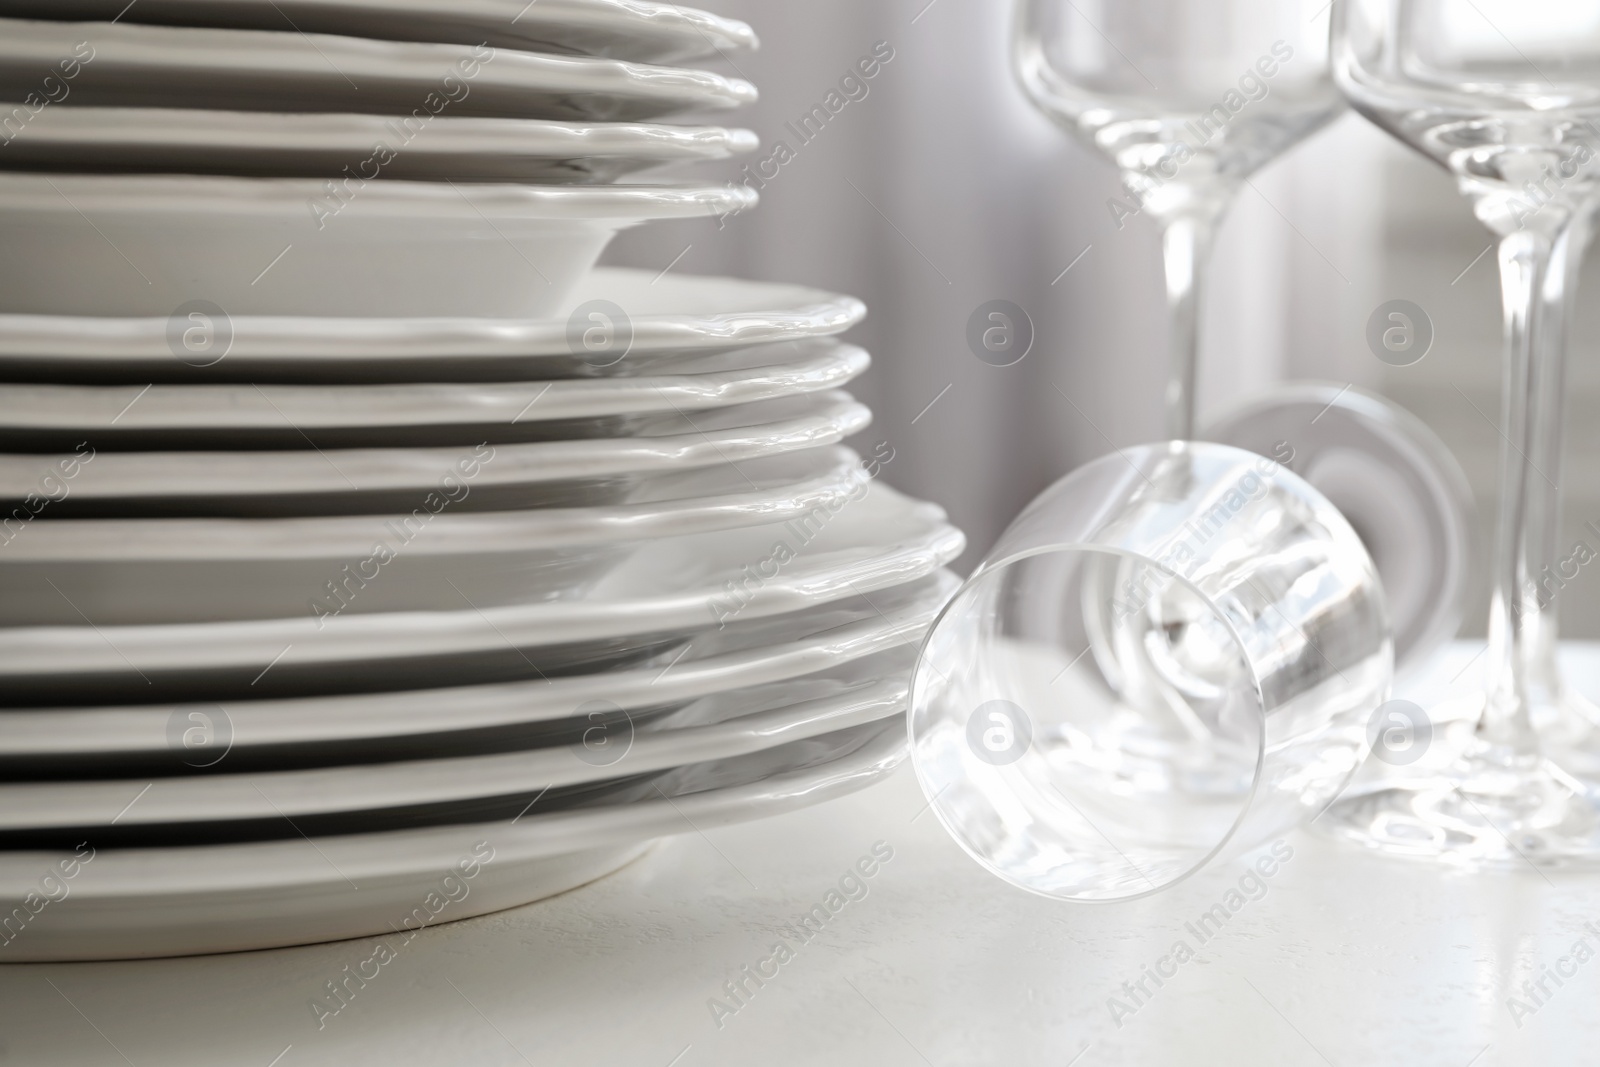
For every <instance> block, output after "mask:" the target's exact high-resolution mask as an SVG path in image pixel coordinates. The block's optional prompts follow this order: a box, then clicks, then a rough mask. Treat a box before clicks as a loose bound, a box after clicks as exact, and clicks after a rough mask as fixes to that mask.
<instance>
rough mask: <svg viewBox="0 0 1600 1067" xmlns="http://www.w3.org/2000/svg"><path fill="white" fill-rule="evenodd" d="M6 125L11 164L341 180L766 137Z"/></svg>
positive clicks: (264, 117)
mask: <svg viewBox="0 0 1600 1067" xmlns="http://www.w3.org/2000/svg"><path fill="white" fill-rule="evenodd" d="M3 9H4V8H3V5H0V10H3ZM5 111H6V108H5V106H4V105H0V117H3V115H4V113H5ZM0 121H3V118H0ZM4 129H5V130H6V135H7V137H8V139H7V140H6V141H5V144H4V148H5V150H4V151H3V152H0V167H3V168H5V169H8V170H60V171H74V172H83V173H94V172H100V171H108V172H116V173H123V174H128V173H138V172H154V173H169V174H233V175H241V176H246V175H247V176H252V177H289V178H341V177H343V176H345V174H346V168H348V167H356V166H359V165H360V164H362V162H363V161H365V160H367V159H368V158H371V157H372V156H373V154H374V152H375V151H376V149H377V147H378V146H380V145H381V146H383V147H384V148H385V149H387V150H389V151H391V152H393V153H394V158H393V159H390V160H389V161H388V162H386V163H385V164H384V165H383V167H382V168H381V170H377V171H376V173H377V176H378V177H381V178H390V179H395V178H398V179H422V180H428V181H446V180H448V181H458V182H558V183H560V182H571V183H580V184H585V183H599V182H612V181H615V180H616V179H618V178H620V177H622V176H624V175H626V174H631V173H634V172H636V171H641V170H645V169H647V168H650V167H659V166H663V165H666V164H671V163H696V162H702V161H706V160H718V159H726V158H728V157H729V156H731V155H735V154H737V153H741V152H752V151H754V150H755V149H756V147H757V146H758V145H759V143H760V140H759V138H757V137H756V135H755V134H754V133H752V132H751V131H749V130H730V129H723V128H721V127H717V126H660V125H645V124H640V123H624V122H615V123H588V124H579V123H570V122H548V121H544V120H540V119H483V118H459V117H450V116H448V115H442V116H440V117H438V118H432V119H430V120H429V121H428V123H427V124H426V125H421V126H417V125H415V124H413V125H412V126H407V125H405V124H404V123H403V122H401V121H400V120H398V119H396V118H394V117H393V116H385V115H351V114H287V113H273V112H265V111H205V110H199V109H178V108H132V107H47V108H45V109H44V110H42V111H40V112H39V113H38V114H37V115H33V116H32V117H30V118H29V119H28V121H27V122H26V123H25V124H20V123H16V122H13V124H12V125H11V126H7V127H4Z"/></svg>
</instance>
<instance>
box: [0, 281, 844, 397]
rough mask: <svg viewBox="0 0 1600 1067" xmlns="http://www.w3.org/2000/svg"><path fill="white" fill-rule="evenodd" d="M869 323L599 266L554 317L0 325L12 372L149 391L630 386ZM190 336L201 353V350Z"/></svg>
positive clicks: (12, 375) (0, 352)
mask: <svg viewBox="0 0 1600 1067" xmlns="http://www.w3.org/2000/svg"><path fill="white" fill-rule="evenodd" d="M603 305H611V308H612V314H613V316H614V317H615V321H614V322H613V326H614V327H615V333H614V334H613V338H612V340H613V344H612V345H611V347H610V348H609V349H607V350H605V351H601V352H599V353H591V352H590V351H589V349H588V348H586V347H585V334H586V332H587V331H588V330H589V329H590V328H591V327H592V326H594V325H595V323H594V322H593V321H592V320H591V319H590V318H589V315H590V314H594V313H601V312H602V311H603V310H604V309H603ZM585 309H586V310H587V313H586V314H579V312H580V310H585ZM619 312H620V315H617V313H619ZM865 316H866V306H865V305H864V304H862V303H861V301H859V300H857V299H855V298H854V297H850V296H841V295H840V294H838V293H830V292H826V291H824V290H820V289H811V288H807V287H804V286H798V285H781V284H774V283H772V282H752V281H745V280H743V279H738V278H715V277H696V276H694V275H679V274H673V273H668V274H661V273H660V272H659V271H644V270H629V269H625V268H617V267H600V268H596V269H595V270H593V271H591V272H590V273H589V274H588V275H587V276H585V277H584V278H583V279H582V280H581V281H579V282H578V284H577V287H576V289H575V290H574V292H573V293H572V294H571V295H570V296H569V297H568V298H567V301H566V303H565V305H564V306H562V307H561V308H560V309H558V311H557V312H556V313H555V314H554V315H552V316H551V317H549V318H545V319H493V320H486V319H473V318H454V319H437V318H434V319H419V318H413V317H396V318H387V319H376V318H349V317H345V318H336V319H326V318H303V317H298V318H297V317H292V316H268V317H264V316H235V315H224V316H221V317H217V318H215V319H211V320H208V319H206V318H205V317H204V316H202V317H201V318H200V319H191V318H190V317H180V318H179V319H178V320H177V321H176V322H175V321H174V320H173V319H172V318H171V317H169V316H167V315H166V314H165V313H163V314H162V315H161V316H159V317H153V318H109V317H100V316H82V317H76V316H44V315H6V314H0V375H4V376H5V377H6V378H8V379H10V380H13V381H15V380H20V379H22V378H28V379H30V380H32V379H38V380H44V381H74V382H88V381H120V382H131V383H133V384H136V385H139V386H141V387H142V386H144V385H147V384H149V383H151V382H171V381H178V382H188V381H242V382H267V381H291V382H353V381H389V382H405V381H412V382H428V381H455V382H460V381H474V380H488V381H509V380H513V379H535V378H537V379H549V378H570V377H595V376H599V375H604V376H622V375H628V374H634V373H641V372H650V369H651V367H652V366H653V363H652V359H655V358H665V357H667V356H673V357H678V358H681V355H682V353H685V352H701V351H717V350H722V349H728V348H738V347H742V346H746V345H757V344H769V343H775V342H779V341H793V340H799V339H803V338H807V337H824V336H831V335H833V334H838V333H842V332H844V331H845V330H848V329H849V328H850V327H852V326H854V325H856V324H857V323H859V322H860V321H861V320H862V319H863V318H864V317H865ZM191 330H197V331H198V332H195V333H191V332H190V331H191ZM207 331H209V333H208V332H207ZM190 339H193V340H194V341H195V342H196V344H197V346H198V347H197V348H195V349H194V350H193V351H191V348H190V346H189V345H188V341H189V340H190Z"/></svg>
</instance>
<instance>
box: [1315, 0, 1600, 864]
mask: <svg viewBox="0 0 1600 1067" xmlns="http://www.w3.org/2000/svg"><path fill="white" fill-rule="evenodd" d="M1332 61H1333V70H1334V74H1335V78H1336V80H1337V82H1338V85H1339V87H1340V89H1341V90H1343V91H1344V93H1345V94H1346V95H1347V96H1348V97H1349V99H1350V100H1351V102H1352V103H1353V104H1354V106H1355V107H1356V109H1357V110H1359V111H1360V112H1361V113H1362V114H1364V115H1366V116H1367V117H1368V118H1369V119H1371V120H1372V121H1373V122H1375V123H1376V124H1377V125H1379V126H1380V127H1382V128H1383V129H1384V130H1386V131H1388V132H1389V133H1391V134H1393V135H1394V136H1395V137H1397V138H1399V139H1400V140H1401V141H1403V142H1405V143H1406V144H1407V145H1409V146H1411V147H1412V148H1414V149H1416V150H1417V151H1419V152H1421V153H1423V154H1424V155H1426V156H1427V157H1428V158H1430V159H1432V160H1434V161H1435V162H1437V163H1440V164H1442V165H1443V166H1445V167H1446V168H1448V169H1449V170H1450V172H1451V173H1452V174H1454V175H1455V177H1456V179H1457V182H1458V184H1459V187H1460V190H1461V192H1462V194H1463V195H1464V196H1465V197H1466V198H1467V200H1468V201H1469V202H1470V203H1471V205H1472V208H1473V210H1474V212H1475V213H1476V215H1477V217H1478V219H1479V220H1480V221H1482V222H1483V223H1484V224H1485V225H1486V226H1487V227H1488V228H1489V229H1490V230H1491V231H1492V232H1493V233H1494V234H1495V236H1496V237H1497V238H1498V239H1499V260H1500V276H1501V286H1502V301H1503V306H1504V315H1505V392H1504V408H1503V417H1502V422H1503V426H1502V428H1501V432H1502V437H1503V438H1504V445H1503V448H1502V475H1501V478H1502V480H1501V498H1500V513H1499V521H1498V526H1497V532H1496V538H1497V543H1496V547H1495V552H1494V564H1493V581H1494V593H1493V598H1492V603H1491V607H1490V618H1489V648H1488V653H1487V671H1488V675H1487V686H1486V691H1485V692H1484V694H1483V697H1482V700H1481V707H1480V708H1478V709H1476V710H1477V711H1478V719H1477V725H1476V729H1475V731H1474V733H1473V735H1472V737H1471V738H1470V740H1469V741H1468V742H1467V744H1466V746H1465V748H1463V749H1462V750H1461V751H1459V752H1458V753H1454V754H1452V758H1451V761H1450V762H1449V763H1448V764H1445V765H1442V766H1439V765H1434V763H1433V761H1426V762H1418V763H1416V764H1414V765H1413V769H1412V770H1410V772H1409V773H1406V774H1404V775H1400V776H1394V777H1391V778H1390V779H1389V780H1388V781H1387V782H1384V783H1382V784H1380V785H1379V786H1377V787H1376V788H1374V789H1372V790H1371V791H1369V792H1364V793H1362V794H1359V795H1357V796H1354V797H1351V798H1348V799H1346V800H1344V801H1341V802H1340V803H1339V804H1338V805H1337V806H1336V807H1335V808H1334V809H1333V810H1332V811H1330V812H1329V813H1328V814H1327V815H1324V816H1323V817H1322V819H1321V820H1320V821H1319V824H1318V825H1319V826H1323V827H1325V828H1328V829H1330V830H1331V831H1332V832H1334V833H1335V834H1337V835H1339V836H1342V837H1346V838H1349V839H1353V840H1356V841H1359V842H1361V843H1364V844H1367V845H1370V846H1373V847H1376V848H1380V849H1383V850H1386V851H1390V852H1394V853H1400V854H1407V855H1413V856H1420V857H1427V858H1433V859H1438V860H1444V861H1449V862H1456V863H1463V864H1469V865H1473V866H1520V865H1523V864H1525V863H1528V862H1532V863H1535V864H1539V865H1541V866H1561V865H1569V864H1576V863H1582V862H1592V861H1594V860H1596V859H1600V812H1597V807H1596V802H1595V800H1593V799H1591V798H1592V797H1593V796H1594V794H1593V792H1592V785H1590V786H1586V785H1585V783H1584V781H1583V780H1582V778H1581V773H1582V772H1583V770H1584V768H1585V766H1586V765H1587V767H1588V769H1589V770H1590V771H1592V770H1593V768H1594V766H1595V765H1596V764H1595V761H1594V760H1593V759H1592V756H1591V755H1590V754H1591V753H1592V752H1594V751H1595V747H1594V746H1593V744H1592V743H1589V742H1586V741H1584V740H1583V739H1582V738H1581V737H1578V736H1576V735H1579V734H1581V733H1583V732H1584V731H1586V730H1587V729H1588V727H1589V725H1590V724H1591V723H1592V721H1593V719H1592V714H1593V712H1592V709H1591V708H1589V707H1587V706H1586V705H1585V702H1584V701H1582V700H1581V699H1580V698H1577V697H1576V696H1574V695H1572V694H1571V693H1570V692H1569V691H1568V690H1567V689H1566V688H1565V687H1564V686H1563V685H1562V683H1561V679H1560V677H1559V675H1558V673H1557V671H1556V667H1555V640H1556V625H1555V610H1554V609H1555V603H1554V598H1553V597H1552V595H1551V583H1550V581H1549V578H1550V577H1551V576H1553V575H1554V576H1559V575H1560V574H1561V571H1563V570H1565V568H1564V566H1563V565H1562V561H1561V560H1560V558H1559V554H1558V553H1557V551H1556V536H1557V520H1558V516H1559V508H1560V491H1559V489H1558V486H1559V482H1560V472H1559V469H1558V468H1559V465H1560V458H1561V437H1562V435H1561V415H1562V411H1561V408H1562V404H1561V399H1562V393H1563V374H1564V364H1565V358H1566V338H1567V319H1568V316H1569V313H1570V310H1571V305H1572V300H1571V294H1572V292H1573V288H1574V281H1575V276H1576V271H1577V266H1578V264H1579V262H1580V260H1581V258H1582V255H1583V249H1584V246H1585V245H1586V243H1587V241H1588V236H1589V224H1590V216H1591V215H1592V213H1593V211H1594V207H1595V204H1596V202H1597V198H1600V162H1597V158H1596V157H1597V154H1600V151H1597V150H1600V131H1597V128H1596V125H1595V120H1596V119H1597V118H1600V0H1565V2H1563V3H1561V4H1530V3H1526V2H1525V0H1336V3H1335V5H1334V13H1333V26H1332ZM1567 577H1570V575H1567ZM1536 725H1537V726H1538V729H1536ZM1540 730H1543V731H1544V732H1545V736H1544V738H1543V739H1541V735H1540ZM1562 735H1566V740H1567V741H1568V742H1570V743H1565V744H1564V743H1561V742H1556V741H1553V739H1555V738H1558V737H1561V736H1562ZM1562 763H1566V764H1567V765H1568V766H1567V767H1565V768H1564V767H1562V766H1561V764H1562ZM1416 768H1427V769H1422V770H1419V769H1416ZM1573 771H1578V772H1579V774H1574V773H1572V772H1573Z"/></svg>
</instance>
